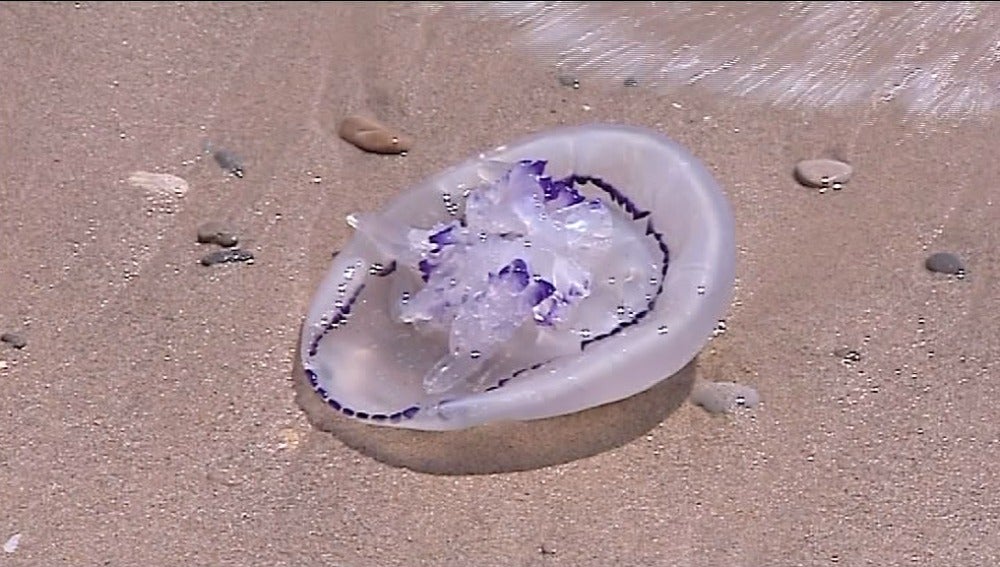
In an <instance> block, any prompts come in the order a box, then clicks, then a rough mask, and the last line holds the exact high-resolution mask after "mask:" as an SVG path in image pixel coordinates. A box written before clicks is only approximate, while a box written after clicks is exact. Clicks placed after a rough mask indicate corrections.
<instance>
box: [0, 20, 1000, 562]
mask: <svg viewBox="0 0 1000 567" xmlns="http://www.w3.org/2000/svg"><path fill="white" fill-rule="evenodd" d="M0 14H2V17H0V38H3V39H0V76H2V77H4V81H3V86H2V87H0V94H2V96H0V104H2V105H3V106H2V110H3V114H2V117H3V119H2V124H3V127H2V129H0V132H2V138H0V144H2V147H3V148H4V152H3V159H2V160H0V168H2V171H0V174H2V177H0V179H2V185H0V215H2V216H0V240H2V242H3V243H4V245H3V246H2V247H0V293H2V297H3V302H2V304H0V332H16V333H18V334H20V335H21V336H22V337H24V338H25V339H26V341H27V344H26V346H24V348H23V349H15V348H13V347H11V346H10V345H8V344H0V360H2V361H4V362H6V368H0V415H2V416H3V420H4V422H3V423H4V425H3V427H2V428H0V543H2V542H3V541H6V540H7V538H8V537H10V536H12V535H14V534H18V533H19V534H21V538H20V541H19V542H18V546H17V548H16V549H15V550H14V551H13V552H12V553H0V563H2V564H3V565H12V566H20V565H26V566H34V565H47V566H52V565H74V566H76V565H177V564H184V565H290V566H293V565H294V566H301V565H497V566H506V565H573V566H589V565H594V566H606V565H684V566H715V565H733V566H736V565H740V566H742V565H746V566H758V565H828V564H841V565H866V564H873V565H904V564H905V565H911V564H917V565H941V566H954V565H992V564H996V563H997V562H998V561H1000V551H998V550H1000V532H998V531H997V529H996V526H997V525H998V523H1000V505H998V504H997V498H996V496H995V495H996V491H997V487H998V484H1000V473H998V472H997V470H998V469H997V467H996V463H997V462H998V461H1000V421H998V419H997V410H996V408H995V400H997V399H998V397H1000V386H998V385H997V381H996V377H997V373H998V372H1000V367H998V366H997V361H998V360H1000V334H998V333H997V331H996V315H995V314H996V313H997V312H1000V286H998V285H997V283H996V282H997V279H998V276H1000V273H998V271H1000V268H998V266H1000V263H998V261H997V259H998V256H997V250H998V249H1000V232H998V231H997V229H996V227H997V226H1000V212H998V211H1000V205H998V201H1000V189H998V187H997V185H996V179H998V178H1000V164H998V163H997V161H996V160H995V159H993V158H992V157H991V156H993V155H994V154H995V153H996V152H995V149H996V145H997V143H998V140H997V130H996V124H997V120H998V117H997V116H996V115H995V114H988V113H987V114H985V115H983V116H981V117H979V118H978V119H976V120H968V121H963V122H956V123H951V122H944V121H938V122H934V123H933V124H931V125H930V126H929V127H927V128H924V129H917V128H915V127H913V126H911V125H907V124H904V123H903V121H902V120H901V110H900V109H899V108H897V107H895V106H893V105H891V104H887V105H882V106H879V107H878V108H871V107H865V108H856V109H851V108H846V109H845V108H839V109H837V110H835V111H815V110H808V109H802V108H799V109H794V110H792V109H781V108H776V107H773V106H770V105H768V104H765V103H763V102H761V101H750V100H743V99H734V98H728V97H722V96H718V95H711V94H709V93H707V92H705V91H702V90H699V89H698V88H696V87H693V88H688V89H684V88H682V89H676V90H675V91H672V92H669V93H663V92H652V91H651V90H649V89H643V88H641V85H640V87H639V88H635V87H625V86H624V85H617V84H611V83H604V84H599V85H598V84H593V85H592V84H589V83H587V82H586V81H584V82H582V83H581V84H580V88H578V89H574V88H572V86H564V85H563V84H561V83H560V81H559V80H558V78H557V71H556V70H555V69H553V68H550V67H547V66H546V65H543V64H535V63H533V62H532V61H531V60H529V59H526V58H525V56H524V55H523V54H522V53H518V52H516V51H514V50H512V49H510V46H509V45H507V38H508V35H507V32H506V30H504V29H503V28H502V27H499V26H491V25H488V24H485V23H474V22H472V21H470V20H467V19H464V18H461V17H459V16H457V15H455V14H452V13H450V12H449V11H447V10H445V11H441V12H437V13H432V12H431V11H429V10H423V9H420V7H419V6H418V7H412V6H403V5H385V4H383V5H377V6H374V7H371V6H359V5H353V4H346V3H345V4H308V5H302V6H301V7H299V6H298V5H291V4H235V5H230V4H204V5H201V4H199V5H193V4H181V5H176V4H132V5H129V4H82V5H81V6H80V7H79V8H76V7H75V6H74V4H73V3H63V4H55V3H48V4H24V3H22V4H7V5H4V6H2V7H0ZM352 113H366V114H370V115H372V116H377V117H378V119H379V120H380V121H382V122H384V123H386V124H389V125H391V126H393V127H395V128H398V129H399V130H400V131H403V132H406V133H407V134H408V135H410V136H412V138H413V141H414V142H413V149H412V150H411V151H410V152H409V153H408V155H406V156H395V155H375V154H368V153H365V152H363V151H361V150H359V149H358V148H356V147H354V146H352V145H350V144H348V143H347V142H345V141H344V140H342V139H340V138H339V137H338V135H337V124H338V121H339V120H340V119H341V118H342V117H344V116H346V115H348V114H352ZM598 121H611V122H621V123H629V124H637V125H643V126H648V127H653V128H656V129H658V130H660V131H662V132H664V133H666V134H667V135H669V136H671V137H673V138H674V139H676V140H678V141H679V142H681V143H683V144H684V145H686V146H687V147H688V148H690V149H691V150H692V151H693V152H694V153H695V154H696V155H698V156H700V157H701V158H702V159H703V160H704V161H705V163H706V164H707V165H708V166H709V167H710V168H711V169H712V171H713V172H714V174H715V175H716V177H717V179H718V180H719V182H720V183H721V184H722V186H723V187H724V188H725V190H726V192H727V194H728V196H729V198H730V200H731V202H732V205H733V208H734V212H735V215H736V219H737V226H738V234H737V238H738V245H739V251H740V253H739V258H738V260H739V266H738V278H739V280H738V289H737V293H736V300H735V302H734V305H733V307H732V309H731V311H730V313H729V315H728V317H727V332H726V333H725V334H723V335H721V336H719V337H717V338H716V339H714V340H713V341H712V342H711V343H710V345H709V346H708V347H707V348H706V349H705V351H704V352H703V354H702V355H701V356H700V357H699V359H698V361H697V364H696V365H695V366H691V367H689V368H688V369H686V370H685V371H684V372H682V373H681V375H679V376H677V377H675V378H672V379H671V380H670V381H667V382H665V383H664V384H663V385H662V386H661V387H658V388H655V389H654V390H652V391H650V392H647V393H646V394H642V395H641V396H637V397H636V398H635V399H632V400H626V401H624V402H621V403H619V404H615V405H612V406H607V407H603V408H597V409H595V410H591V411H589V412H585V413H581V414H578V415H575V416H568V417H565V418H559V419H556V420H551V421H549V422H540V423H535V424H508V425H504V426H497V427H487V428H483V429H480V430H470V431H466V432H461V433H457V434H430V433H418V432H407V431H389V430H383V429H377V430H375V429H370V428H367V427H364V426H361V425H359V424H356V423H347V422H344V421H343V420H334V419H332V418H331V419H322V418H317V417H316V416H317V415H320V413H321V412H319V410H316V409H315V408H312V409H310V408H309V407H308V406H309V401H308V400H309V398H308V395H307V392H303V391H302V388H301V384H300V383H299V382H297V380H296V374H295V370H296V368H295V367H296V363H295V360H296V357H297V352H296V347H297V342H298V332H299V325H300V324H301V321H302V318H303V316H304V314H305V311H306V308H307V306H308V303H309V301H310V300H311V298H312V293H313V292H314V290H315V288H316V286H317V285H318V284H319V281H320V279H321V278H322V276H323V274H324V272H325V271H326V269H327V268H328V266H329V260H330V254H331V252H332V251H334V250H337V249H338V248H339V247H340V246H341V245H342V244H343V242H344V241H345V239H346V238H348V237H349V229H348V227H347V226H346V224H345V223H344V217H345V216H346V215H347V214H349V213H350V212H353V211H359V210H374V209H377V208H379V207H380V206H381V205H383V204H384V203H386V202H387V201H388V200H389V199H391V198H392V197H393V196H394V195H395V194H396V193H397V192H398V191H400V190H401V189H402V188H404V187H406V186H407V185H408V184H410V183H412V182H414V181H415V180H417V179H419V178H422V177H425V176H428V175H430V174H432V173H433V172H435V171H437V170H439V169H440V168H442V167H445V166H447V165H450V164H453V163H456V162H458V161H460V160H463V159H465V158H466V157H468V156H469V155H471V154H474V153H477V152H479V151H481V150H484V149H488V148H490V147H493V146H496V145H498V144H502V143H505V142H508V141H511V140H513V139H516V138H518V137H520V136H522V135H524V134H527V133H530V132H534V131H538V130H541V129H545V128H547V127H550V126H556V125H564V124H583V123H589V122H598ZM209 142H210V143H211V144H212V147H214V148H226V149H227V150H228V151H231V152H233V154H234V155H238V156H239V157H240V159H241V166H242V170H241V171H242V173H243V176H242V177H237V176H234V175H232V174H231V173H229V172H227V171H224V170H223V169H222V168H220V166H219V164H218V163H216V160H215V159H213V157H212V155H211V154H210V153H206V152H205V148H206V143H209ZM818 157H834V158H838V159H842V160H845V161H848V162H849V163H851V165H852V166H853V167H854V173H853V176H852V178H851V180H850V183H849V184H847V185H846V187H845V188H844V189H843V190H841V191H836V192H833V191H830V192H826V193H822V194H821V193H820V192H819V191H817V190H815V189H806V188H804V187H802V186H800V185H799V184H798V183H797V182H796V181H795V180H794V178H793V176H792V171H793V168H794V166H795V163H796V162H798V161H799V160H801V159H812V158H818ZM135 171H149V172H162V173H170V174H173V175H177V176H179V177H182V178H183V179H185V180H187V181H188V183H189V185H190V188H189V190H188V192H187V193H186V195H185V196H184V197H183V198H181V199H176V198H171V199H168V200H166V201H163V200H162V199H159V200H157V199H152V200H151V199H150V197H149V196H148V195H147V193H146V192H144V191H142V190H140V189H137V188H135V187H132V186H130V185H129V184H128V181H127V180H128V178H129V176H130V175H131V174H132V173H133V172H135ZM210 220H215V221H220V222H224V223H226V224H227V225H229V226H231V227H234V229H235V230H236V232H237V233H238V234H239V237H240V244H239V246H240V247H241V248H243V249H246V250H248V251H250V252H252V253H253V255H254V262H253V263H228V264H221V265H214V266H203V265H201V264H200V263H199V259H200V258H201V257H203V256H204V255H205V254H207V253H209V252H211V251H213V250H215V249H216V248H213V247H212V246H211V245H206V244H199V243H197V242H196V236H197V228H198V226H199V225H201V224H202V223H204V222H206V221H210ZM938 251H948V252H953V253H956V254H958V255H959V256H960V257H961V258H962V259H963V260H964V262H965V263H966V266H967V268H968V272H967V274H966V277H965V278H964V279H957V278H955V277H952V276H946V275H943V274H932V273H930V272H928V271H927V270H926V269H925V267H924V261H925V259H926V258H927V256H929V255H930V254H931V253H933V252H938ZM845 349H847V350H846V351H845ZM850 350H854V351H856V353H857V355H858V356H857V357H855V356H854V355H851V356H850V357H846V358H847V360H846V361H845V356H844V354H843V353H844V352H847V351H850ZM2 366H4V365H2V364H0V367H2ZM694 374H697V375H699V376H701V377H702V378H704V379H708V380H720V381H735V382H739V383H743V384H751V385H754V386H755V387H756V388H757V389H758V390H759V391H760V392H761V396H762V399H763V402H762V403H761V405H760V406H758V407H757V408H755V409H753V410H752V411H745V412H737V413H735V414H732V415H723V416H713V415H710V414H708V413H707V412H705V411H703V410H702V409H700V408H698V407H696V406H694V405H693V404H691V403H689V402H685V401H683V400H684V396H685V395H686V391H687V390H689V389H690V387H691V384H692V382H693V380H694ZM300 402H303V403H301V404H300ZM303 405H304V406H307V407H306V409H307V410H309V411H308V413H307V411H305V410H304V409H303V407H302V406H303Z"/></svg>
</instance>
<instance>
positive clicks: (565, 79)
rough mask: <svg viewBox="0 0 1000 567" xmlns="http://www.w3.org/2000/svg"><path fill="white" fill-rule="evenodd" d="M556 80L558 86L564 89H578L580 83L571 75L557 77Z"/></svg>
mask: <svg viewBox="0 0 1000 567" xmlns="http://www.w3.org/2000/svg"><path fill="white" fill-rule="evenodd" d="M556 78H557V79H558V80H559V84H560V85H562V86H564V87H573V88H574V89H578V88H580V81H579V80H578V79H577V78H576V77H574V76H572V75H559V76H558V77H556Z"/></svg>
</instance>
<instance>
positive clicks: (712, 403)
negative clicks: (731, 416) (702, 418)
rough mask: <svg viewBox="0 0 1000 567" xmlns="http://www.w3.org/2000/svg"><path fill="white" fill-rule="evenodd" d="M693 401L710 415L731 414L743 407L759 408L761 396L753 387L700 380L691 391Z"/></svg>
mask: <svg viewBox="0 0 1000 567" xmlns="http://www.w3.org/2000/svg"><path fill="white" fill-rule="evenodd" d="M691 401H692V402H694V403H695V404H696V405H699V406H701V407H702V408H704V409H705V410H706V411H708V412H709V413H731V412H732V411H734V410H736V409H737V408H741V407H742V408H754V407H757V404H759V403H760V394H759V393H757V390H755V389H754V388H753V387H751V386H745V385H743V384H737V383H736V382H709V381H707V380H698V381H696V382H695V384H694V387H693V388H692V389H691Z"/></svg>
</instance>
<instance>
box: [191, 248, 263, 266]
mask: <svg viewBox="0 0 1000 567" xmlns="http://www.w3.org/2000/svg"><path fill="white" fill-rule="evenodd" d="M227 262H253V253H252V252H248V251H246V250H242V249H240V248H226V249H225V250H216V251H215V252H212V253H211V254H207V255H206V256H205V257H203V258H202V259H201V264H202V265H203V266H214V265H215V264H225V263H227Z"/></svg>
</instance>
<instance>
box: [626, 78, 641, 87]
mask: <svg viewBox="0 0 1000 567" xmlns="http://www.w3.org/2000/svg"><path fill="white" fill-rule="evenodd" d="M624 84H625V86H626V87H638V86H639V79H636V78H635V77H628V78H626V79H625V83H624Z"/></svg>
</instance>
